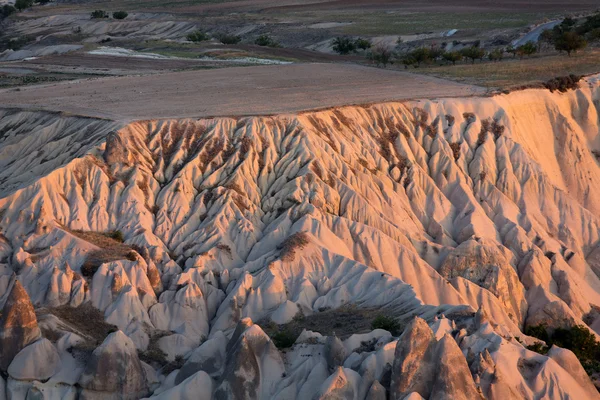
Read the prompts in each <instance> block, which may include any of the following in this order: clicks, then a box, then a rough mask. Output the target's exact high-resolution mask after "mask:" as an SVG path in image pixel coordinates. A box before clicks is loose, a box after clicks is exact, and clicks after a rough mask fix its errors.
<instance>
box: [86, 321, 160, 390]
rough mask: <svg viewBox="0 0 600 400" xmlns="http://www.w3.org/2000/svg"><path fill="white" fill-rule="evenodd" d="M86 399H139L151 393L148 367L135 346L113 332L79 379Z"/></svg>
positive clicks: (129, 340) (125, 337)
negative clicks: (148, 382)
mask: <svg viewBox="0 0 600 400" xmlns="http://www.w3.org/2000/svg"><path fill="white" fill-rule="evenodd" d="M79 385H80V386H81V388H82V391H81V398H82V399H90V400H95V399H110V398H120V399H131V400H133V399H139V398H141V397H143V396H145V395H146V394H148V384H147V381H146V375H145V372H144V368H143V367H142V364H141V362H140V359H139V357H138V354H137V350H136V348H135V345H134V344H133V342H132V341H131V339H129V338H128V337H127V336H125V334H124V333H123V332H121V331H117V332H113V333H111V334H110V335H108V336H107V337H106V339H105V340H104V342H102V344H101V345H100V346H99V347H98V348H97V349H96V350H94V352H93V353H92V356H91V358H90V360H89V361H88V363H87V366H86V368H85V371H84V373H83V374H82V375H81V378H80V379H79Z"/></svg>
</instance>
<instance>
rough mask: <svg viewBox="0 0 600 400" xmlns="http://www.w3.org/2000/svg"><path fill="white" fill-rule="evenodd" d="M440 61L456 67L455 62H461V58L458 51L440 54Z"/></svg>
mask: <svg viewBox="0 0 600 400" xmlns="http://www.w3.org/2000/svg"><path fill="white" fill-rule="evenodd" d="M442 59H443V60H445V61H447V62H448V63H452V65H456V62H457V61H460V60H462V59H463V56H462V54H460V51H446V52H444V53H443V54H442Z"/></svg>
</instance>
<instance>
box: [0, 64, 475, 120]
mask: <svg viewBox="0 0 600 400" xmlns="http://www.w3.org/2000/svg"><path fill="white" fill-rule="evenodd" d="M483 92H485V89H484V88H481V87H477V86H470V85H464V84H460V83H456V82H450V81H446V80H442V79H438V78H433V77H428V76H419V75H413V74H410V73H407V72H398V71H389V70H384V69H379V68H369V67H363V66H358V65H352V64H291V65H273V66H259V67H239V68H226V69H217V70H202V71H185V72H170V73H164V74H156V75H147V76H122V77H110V78H99V79H91V80H81V81H70V82H61V83H55V84H48V85H38V86H28V87H23V88H21V89H20V90H19V91H16V90H15V89H5V90H0V107H17V108H30V109H45V110H54V111H65V112H69V113H73V114H81V115H87V116H95V117H103V118H111V119H117V120H135V119H160V118H175V117H208V116H234V115H264V114H279V113H291V112H298V111H303V110H309V109H316V108H325V107H332V106H340V105H351V104H364V103H372V102H383V101H391V100H404V99H414V98H436V97H457V96H469V95H475V94H481V93H483Z"/></svg>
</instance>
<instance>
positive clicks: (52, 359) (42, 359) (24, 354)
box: [8, 338, 61, 381]
mask: <svg viewBox="0 0 600 400" xmlns="http://www.w3.org/2000/svg"><path fill="white" fill-rule="evenodd" d="M60 361H61V360H60V356H59V354H58V351H57V350H56V347H54V345H53V344H52V343H51V342H50V341H49V340H48V339H45V338H42V339H40V340H38V341H37V342H34V343H32V344H30V345H29V346H27V347H25V348H24V349H23V350H21V351H20V352H19V354H17V355H16V356H15V358H14V359H13V361H12V362H11V363H10V366H9V367H8V374H9V375H10V376H11V377H12V378H14V379H19V380H25V381H33V380H39V381H45V380H47V379H49V378H50V377H51V376H52V375H54V374H55V373H56V372H58V370H59V368H60Z"/></svg>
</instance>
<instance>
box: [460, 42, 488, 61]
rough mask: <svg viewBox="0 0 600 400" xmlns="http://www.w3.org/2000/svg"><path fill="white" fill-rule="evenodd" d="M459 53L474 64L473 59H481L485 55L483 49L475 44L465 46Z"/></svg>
mask: <svg viewBox="0 0 600 400" xmlns="http://www.w3.org/2000/svg"><path fill="white" fill-rule="evenodd" d="M460 53H461V54H462V55H463V57H465V58H468V59H470V60H471V64H475V60H482V59H483V57H484V56H485V50H483V49H481V48H479V47H476V46H471V47H466V48H464V49H462V50H461V51H460Z"/></svg>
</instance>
